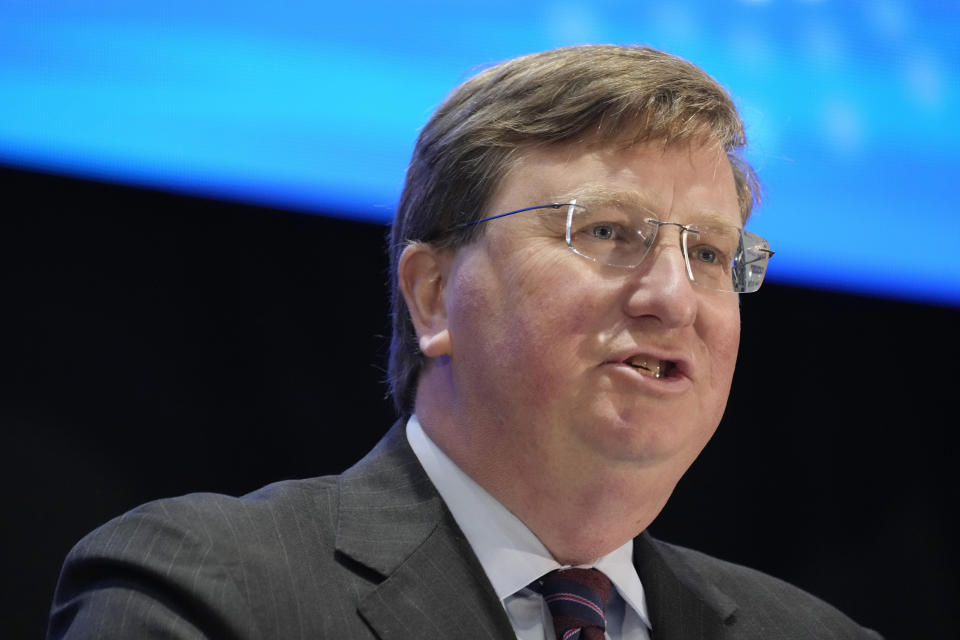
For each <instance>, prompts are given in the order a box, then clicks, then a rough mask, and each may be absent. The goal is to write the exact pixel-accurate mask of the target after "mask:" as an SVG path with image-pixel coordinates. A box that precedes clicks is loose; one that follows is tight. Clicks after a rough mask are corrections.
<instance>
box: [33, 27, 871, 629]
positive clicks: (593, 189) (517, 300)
mask: <svg viewBox="0 0 960 640" xmlns="http://www.w3.org/2000/svg"><path fill="white" fill-rule="evenodd" d="M743 144H744V136H743V129H742V124H741V121H740V119H739V117H738V115H737V113H736V110H735V108H734V106H733V104H732V102H731V100H730V98H729V97H728V96H727V94H726V93H725V92H724V91H723V90H722V89H721V88H720V87H719V86H718V85H717V84H716V83H715V82H714V81H713V80H712V79H711V78H709V77H708V76H707V75H706V74H704V73H703V72H702V71H701V70H699V69H698V68H696V67H694V66H693V65H691V64H689V63H687V62H684V61H682V60H679V59H676V58H673V57H671V56H669V55H667V54H664V53H662V52H658V51H655V50H652V49H648V48H632V47H613V46H591V47H576V48H567V49H560V50H556V51H550V52H545V53H541V54H535V55H531V56H526V57H522V58H518V59H515V60H511V61H508V62H506V63H503V64H501V65H498V66H496V67H493V68H491V69H489V70H487V71H485V72H483V73H481V74H479V75H478V76H476V77H475V78H473V79H471V80H469V81H467V82H466V83H464V84H463V85H462V86H460V87H459V88H458V89H456V90H455V91H454V92H453V93H452V94H451V96H450V97H449V98H448V99H447V100H446V102H444V103H443V104H442V105H441V106H440V108H439V109H438V110H437V112H436V113H435V114H434V116H433V118H432V119H431V120H430V122H429V123H428V124H427V125H426V127H425V128H424V130H423V132H422V133H421V135H420V138H419V141H418V144H417V147H416V149H415V151H414V155H413V159H412V162H411V165H410V169H409V172H408V175H407V182H406V186H405V189H404V193H403V196H402V199H401V202H400V207H399V210H398V213H397V216H396V220H395V221H394V225H393V230H392V233H391V259H392V260H391V264H392V275H393V278H392V287H393V291H392V294H393V298H392V301H393V323H394V334H393V343H392V347H391V358H390V383H391V391H392V394H393V397H394V400H395V402H396V405H397V408H398V411H399V413H400V414H401V420H400V421H399V422H398V423H397V424H396V425H395V426H394V427H393V429H391V430H390V432H389V433H388V434H387V435H386V437H385V438H384V439H383V440H382V441H381V443H380V444H379V445H378V446H377V447H376V448H375V449H374V450H373V451H372V452H371V453H370V454H369V455H368V456H367V457H366V458H364V460H362V461H361V462H359V463H358V464H357V465H355V466H354V467H352V468H351V469H349V470H348V471H346V472H345V473H344V474H343V475H341V476H338V477H327V478H316V479H311V480H304V481H297V482H285V483H279V484H276V485H271V486H270V487H267V488H265V489H262V490H260V491H258V492H256V493H254V494H251V495H249V496H245V497H242V498H239V499H237V498H230V497H226V496H218V495H192V496H185V497H182V498H177V499H173V500H165V501H159V502H155V503H151V504H148V505H145V506H143V507H141V508H139V509H137V510H134V511H133V512H131V513H129V514H127V515H125V516H123V517H121V518H119V519H117V520H115V521H113V522H111V523H108V524H107V525H105V526H104V527H102V528H101V529H99V530H97V531H95V532H94V533H93V534H91V535H90V536H88V537H87V538H86V539H84V540H83V541H81V542H80V543H79V544H78V546H77V547H76V548H75V549H74V550H73V551H72V552H71V554H70V556H69V557H68V559H67V562H66V564H65V566H64V570H63V573H62V575H61V579H60V583H59V585H58V589H57V595H56V598H55V602H54V607H53V613H52V618H51V624H50V636H51V637H57V638H59V637H69V638H74V637H130V638H142V637H176V638H203V637H206V638H254V637H256V638H261V637H263V638H291V637H297V638H301V637H302V638H307V637H310V638H315V637H321V638H326V637H329V638H504V639H506V638H514V637H517V638H523V639H528V638H530V639H532V638H536V639H538V640H540V639H544V638H552V637H557V638H577V637H580V638H584V639H586V638H602V637H604V636H606V637H609V638H631V639H633V638H657V639H660V638H691V639H692V638H877V637H878V636H877V635H876V634H875V633H874V632H872V631H869V630H866V629H863V628H861V627H859V626H858V625H857V624H856V623H854V622H853V621H851V620H850V619H849V618H847V617H845V616H844V615H843V614H841V613H840V612H838V611H836V610H835V609H833V608H831V607H830V606H829V605H826V604H824V603H823V602H820V601H819V600H817V599H815V598H814V597H812V596H810V595H808V594H806V593H804V592H802V591H800V590H798V589H796V588H794V587H791V586H789V585H787V584H785V583H783V582H780V581H778V580H776V579H774V578H771V577H768V576H765V575H763V574H760V573H758V572H755V571H752V570H750V569H746V568H743V567H738V566H735V565H732V564H729V563H725V562H722V561H720V560H716V559H713V558H710V557H707V556H704V555H702V554H699V553H696V552H693V551H690V550H686V549H681V548H678V547H674V546H671V545H667V544H665V543H662V542H659V541H656V540H654V539H653V538H651V537H650V536H649V535H648V534H647V533H646V532H645V530H646V528H647V526H648V525H649V524H650V522H651V521H652V520H653V519H654V518H655V517H656V516H657V514H658V513H659V512H660V510H661V509H662V508H663V505H664V504H665V502H666V500H667V499H668V497H669V496H670V493H671V492H672V491H673V488H674V486H675V485H676V483H677V481H678V480H679V479H680V477H681V476H682V475H683V473H684V472H685V471H686V469H687V468H688V467H689V465H690V464H691V463H692V462H693V460H694V459H695V458H696V457H697V455H698V454H699V452H700V451H701V449H702V448H703V447H704V446H705V444H706V442H707V441H708V440H709V438H710V437H711V435H712V434H713V432H714V430H715V429H716V427H717V425H718V423H719V421H720V418H721V415H722V413H723V410H724V406H725V404H726V399H727V395H728V392H729V388H730V382H731V378H732V375H733V369H734V363H735V360H736V353H737V348H738V342H739V328H740V324H739V301H738V295H739V294H740V293H749V292H751V291H755V290H756V289H757V287H759V285H760V282H761V281H762V279H763V275H764V271H765V267H766V261H767V259H768V257H769V255H771V252H770V250H769V247H768V246H767V244H766V242H765V241H763V240H762V239H761V238H759V237H757V236H755V235H754V234H751V233H749V232H746V231H743V229H742V226H743V224H744V222H745V221H746V219H747V217H748V216H749V214H750V211H751V207H752V205H753V201H754V197H755V193H756V189H755V180H754V179H753V174H752V171H751V170H750V168H749V167H748V166H747V165H746V164H745V163H744V162H743V161H742V160H741V159H740V158H739V156H738V155H737V154H738V152H739V151H740V150H741V148H742V147H743Z"/></svg>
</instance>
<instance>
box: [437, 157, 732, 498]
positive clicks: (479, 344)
mask: <svg viewBox="0 0 960 640" xmlns="http://www.w3.org/2000/svg"><path fill="white" fill-rule="evenodd" d="M572 197H575V198H577V199H578V202H582V203H584V204H587V206H589V203H590V202H597V201H604V200H605V201H608V202H611V201H616V202H618V203H620V204H621V205H622V204H624V203H626V204H627V206H631V207H633V206H642V207H643V208H646V209H648V210H649V211H651V212H653V213H654V214H655V215H656V216H657V217H658V218H659V219H660V220H661V221H664V222H679V223H683V224H694V223H698V222H724V223H726V224H731V225H739V224H740V214H739V208H738V204H737V196H736V190H735V186H734V180H733V175H732V172H731V169H730V166H729V163H728V161H727V159H726V158H725V156H724V154H722V153H720V152H718V151H717V150H715V149H713V148H705V147H700V146H692V147H688V146H681V147H675V148H674V147H667V148H664V146H663V145H662V144H658V143H647V144H643V145H636V146H633V147H630V148H628V149H622V148H599V147H585V146H583V145H569V146H563V147H559V148H552V149H548V150H536V151H530V152H528V153H527V154H525V156H524V157H523V159H522V160H521V162H520V163H519V164H518V166H517V167H516V168H515V169H514V170H513V171H512V172H511V173H510V174H509V175H508V176H507V178H506V179H505V181H504V182H503V184H502V185H501V187H500V189H499V190H498V191H497V192H496V193H495V194H494V197H493V198H492V201H491V203H490V208H489V210H488V211H487V212H486V214H487V215H493V214H496V213H501V212H506V211H511V210H514V209H520V208H523V207H529V206H532V205H537V204H546V203H551V202H557V201H558V200H559V201H566V200H565V199H568V198H572ZM565 212H566V209H561V210H537V211H531V212H526V213H520V214H516V215H512V216H507V217H504V218H501V219H497V220H493V221H490V222H486V223H483V224H485V225H486V229H485V234H484V235H483V236H482V237H481V238H480V239H479V240H478V241H476V242H474V243H472V244H470V245H468V246H466V247H463V248H461V249H460V250H458V251H457V252H456V254H455V255H454V256H453V258H452V260H451V262H450V264H449V272H448V273H447V282H446V287H445V289H444V303H445V305H446V308H447V314H448V323H449V332H450V354H449V355H450V360H449V364H450V366H451V372H452V375H453V382H454V389H455V393H456V394H457V396H458V399H459V401H460V404H459V406H460V407H461V410H462V411H463V412H464V413H465V414H466V415H464V416H463V417H464V418H465V419H469V420H470V421H471V423H472V424H481V425H484V426H483V429H484V431H483V433H481V434H478V435H479V438H480V439H481V440H482V442H477V443H474V445H476V446H482V447H483V449H484V453H481V452H480V451H479V449H477V450H476V451H477V454H476V455H478V456H483V455H491V453H492V454H493V455H495V456H497V457H498V460H499V462H498V464H503V465H506V467H509V466H511V460H512V459H514V458H515V459H516V460H515V464H530V460H531V459H535V460H537V462H534V463H532V464H534V465H541V464H542V465H545V468H544V469H545V471H553V470H557V469H561V468H564V467H565V466H566V467H567V468H569V465H572V464H577V465H583V464H590V463H601V464H605V465H621V464H623V465H631V466H634V467H635V466H636V465H644V466H650V467H653V466H657V465H667V466H668V468H672V469H673V470H674V471H675V472H676V478H679V475H680V474H682V473H683V471H685V470H686V468H687V467H688V466H689V464H690V463H691V462H692V461H693V460H694V459H695V458H696V456H697V455H698V454H699V452H700V450H701V449H702V448H703V446H704V445H705V444H706V442H707V440H709V438H710V436H711V435H712V434H713V432H714V430H715V429H716V427H717V424H718V423H719V421H720V418H721V415H722V413H723V410H724V406H725V405H726V400H727V395H728V392H729V388H730V382H731V378H732V376H733V370H734V363H735V361H736V355H737V348H738V343H739V336H740V319H739V305H738V300H737V296H736V294H733V293H721V292H715V291H711V290H708V289H704V288H702V287H699V286H698V285H696V284H694V283H692V282H690V281H689V279H688V278H687V275H686V269H685V266H684V260H683V256H682V253H681V248H680V240H679V233H680V232H679V229H678V228H677V227H674V226H664V227H661V229H660V232H659V235H658V237H657V241H656V244H655V245H654V246H653V248H652V249H651V250H650V253H649V254H648V255H647V256H646V258H645V259H644V261H643V262H642V264H640V266H639V267H637V268H634V269H624V268H617V267H611V266H604V265H601V264H598V263H596V262H592V261H590V260H588V259H586V258H584V257H582V256H579V255H576V254H574V253H573V252H571V251H570V250H569V248H568V247H567V246H566V244H565V241H564V235H563V233H564V220H565V218H564V215H565ZM545 216H546V218H545ZM549 216H553V218H552V222H551V221H549V220H551V219H550V218H549ZM637 365H643V366H646V367H648V368H651V369H653V368H656V367H657V366H660V367H662V370H663V372H664V375H663V376H662V377H660V378H656V377H653V376H651V375H649V373H650V372H648V371H644V370H643V368H642V366H637ZM474 445H471V446H474ZM674 481H675V480H674Z"/></svg>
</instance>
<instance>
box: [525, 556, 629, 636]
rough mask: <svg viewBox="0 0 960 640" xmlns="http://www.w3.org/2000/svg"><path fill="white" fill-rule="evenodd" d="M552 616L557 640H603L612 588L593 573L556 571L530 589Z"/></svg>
mask: <svg viewBox="0 0 960 640" xmlns="http://www.w3.org/2000/svg"><path fill="white" fill-rule="evenodd" d="M530 586H531V588H532V589H533V590H534V591H538V592H540V594H542V595H543V599H544V601H546V603H547V606H548V607H549V609H550V615H552V616H553V630H554V632H555V633H556V635H557V640H603V637H604V636H603V632H604V629H606V628H607V618H606V616H605V615H604V609H605V608H606V606H607V604H608V603H609V602H610V596H611V594H612V592H613V585H611V584H610V580H609V579H608V578H607V576H605V575H603V573H601V572H600V571H597V570H596V569H557V570H556V571H551V572H550V573H548V574H547V575H545V576H543V577H542V578H540V579H539V580H537V581H536V582H534V583H533V584H532V585H530Z"/></svg>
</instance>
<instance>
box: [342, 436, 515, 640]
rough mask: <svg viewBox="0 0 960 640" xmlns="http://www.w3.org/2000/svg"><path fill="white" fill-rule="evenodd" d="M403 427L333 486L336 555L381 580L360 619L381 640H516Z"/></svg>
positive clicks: (364, 603)
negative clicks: (336, 502) (336, 503)
mask: <svg viewBox="0 0 960 640" xmlns="http://www.w3.org/2000/svg"><path fill="white" fill-rule="evenodd" d="M403 426H404V423H403V421H400V422H398V423H396V424H394V426H393V428H391V429H390V431H389V432H388V433H387V435H386V436H385V437H384V438H383V440H381V441H380V443H379V444H378V445H377V446H376V447H375V448H374V449H373V450H372V451H371V452H370V453H369V454H368V455H367V456H366V457H365V458H364V459H363V460H361V461H360V462H358V463H357V464H356V465H354V466H353V467H351V468H350V469H348V470H347V471H346V472H345V473H344V474H343V475H342V476H340V480H339V490H340V502H339V513H338V525H337V535H336V548H337V551H338V552H339V553H340V554H342V555H343V556H345V557H347V558H349V560H350V561H351V562H353V563H358V564H360V565H362V566H363V567H365V568H366V569H368V570H371V571H373V572H375V573H376V574H378V575H377V579H379V580H380V581H379V583H378V584H377V585H376V586H375V587H374V588H373V590H372V591H371V592H370V593H369V594H367V595H366V596H364V597H363V598H361V600H360V604H359V607H358V609H359V612H360V614H361V615H362V616H363V617H364V619H365V620H366V621H367V622H368V623H369V624H370V626H371V627H372V628H373V629H374V630H375V631H376V632H377V633H378V634H379V635H380V637H381V638H384V639H385V640H386V639H388V638H401V637H402V638H404V639H406V638H425V639H427V638H437V639H440V638H464V639H480V638H486V639H493V638H501V639H503V640H507V639H510V638H514V637H515V635H514V632H513V629H512V628H511V627H510V623H509V621H508V620H507V616H506V613H505V612H504V610H503V606H502V605H501V603H500V600H499V599H498V598H497V597H496V594H495V593H494V592H493V588H492V587H491V586H490V583H489V581H488V580H487V579H486V576H485V574H484V572H483V568H482V567H481V566H480V563H479V561H477V559H476V557H475V556H474V554H473V551H472V550H471V548H470V545H469V544H468V543H467V541H466V539H465V538H464V536H463V534H462V533H461V531H460V529H459V528H458V527H457V524H456V522H455V521H454V520H453V517H452V516H451V515H450V512H449V511H448V510H447V508H446V506H445V505H444V504H443V501H442V500H441V499H440V496H439V495H438V494H437V491H436V489H435V488H434V486H433V484H432V483H431V482H430V480H429V478H427V475H426V473H424V471H423V468H422V467H421V466H420V463H419V462H418V461H417V459H416V456H415V455H414V454H413V451H412V450H411V449H410V446H409V444H408V443H407V440H406V437H405V435H404V429H403ZM381 578H382V579H381Z"/></svg>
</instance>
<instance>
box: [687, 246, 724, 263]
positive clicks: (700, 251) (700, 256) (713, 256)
mask: <svg viewBox="0 0 960 640" xmlns="http://www.w3.org/2000/svg"><path fill="white" fill-rule="evenodd" d="M693 259H694V260H696V261H697V262H702V263H704V264H715V263H717V262H719V261H720V254H719V252H718V251H717V250H716V249H714V248H713V247H697V248H696V249H694V250H693Z"/></svg>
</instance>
